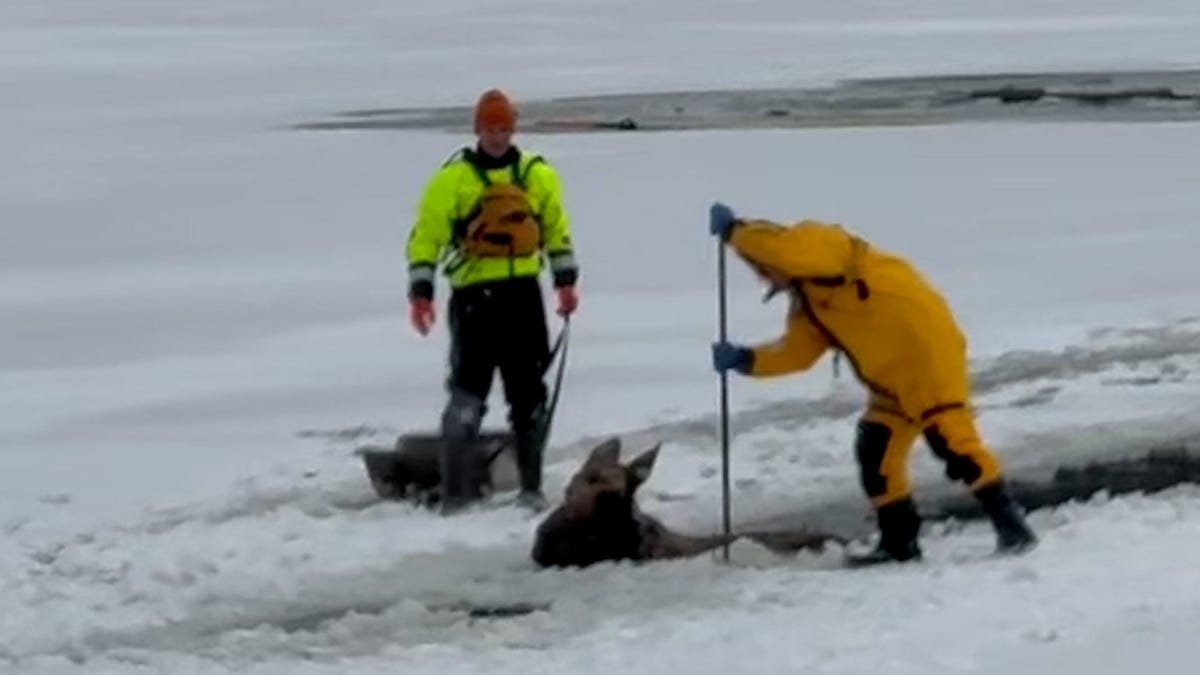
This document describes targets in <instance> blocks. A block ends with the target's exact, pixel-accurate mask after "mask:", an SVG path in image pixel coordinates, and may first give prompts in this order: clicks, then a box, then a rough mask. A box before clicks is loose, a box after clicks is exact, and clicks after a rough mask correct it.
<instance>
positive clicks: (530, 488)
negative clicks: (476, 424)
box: [515, 408, 547, 511]
mask: <svg viewBox="0 0 1200 675" xmlns="http://www.w3.org/2000/svg"><path fill="white" fill-rule="evenodd" d="M533 420H534V421H533V423H532V426H531V427H530V428H527V429H522V430H520V431H519V432H517V433H516V435H515V438H516V455H517V456H516V459H517V472H518V474H519V475H520V481H521V491H520V492H519V493H518V494H517V503H518V504H519V505H521V506H524V507H525V508H528V509H530V510H533V511H541V510H543V509H545V508H546V497H545V495H543V494H542V455H543V452H544V451H545V445H546V431H547V429H546V421H545V413H544V411H543V410H542V409H540V408H539V409H538V411H537V413H535V414H534V416H533Z"/></svg>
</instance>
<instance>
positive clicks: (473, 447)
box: [438, 391, 485, 515]
mask: <svg viewBox="0 0 1200 675" xmlns="http://www.w3.org/2000/svg"><path fill="white" fill-rule="evenodd" d="M484 409H485V407H484V404H483V402H482V401H480V400H479V399H478V398H476V397H474V396H471V395H470V394H466V393H463V392H458V391H455V392H452V393H451V395H450V400H449V401H448V402H447V404H446V409H445V410H444V411H443V413H442V438H444V439H445V444H444V445H443V446H442V448H441V452H440V453H439V455H438V471H439V473H440V474H441V475H440V478H441V481H440V490H439V492H440V494H439V502H440V508H441V512H442V514H443V515H449V514H452V513H455V512H457V511H460V510H462V509H463V508H464V507H466V506H467V505H469V504H470V503H471V502H474V501H476V500H478V499H480V498H482V497H483V490H482V478H483V477H482V476H480V475H479V467H480V466H481V465H482V464H483V462H482V461H481V458H480V457H478V456H477V453H478V452H479V444H478V443H477V442H476V439H477V438H478V436H479V427H480V425H481V424H482V422H483V415H484Z"/></svg>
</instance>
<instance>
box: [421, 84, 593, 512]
mask: <svg viewBox="0 0 1200 675" xmlns="http://www.w3.org/2000/svg"><path fill="white" fill-rule="evenodd" d="M516 122H517V109H516V106H514V105H513V103H512V101H511V100H510V99H509V97H508V96H507V95H506V94H505V93H504V92H502V91H500V90H498V89H491V90H488V91H486V92H484V93H483V94H482V95H481V96H480V97H479V100H478V102H477V103H476V106H475V120H474V123H475V134H476V137H477V145H476V147H474V148H469V147H468V148H462V149H461V150H459V151H458V152H457V153H455V154H454V155H453V156H452V157H451V158H450V159H449V160H447V161H446V162H445V163H444V164H443V165H442V167H441V168H440V169H438V170H437V171H436V172H435V173H434V175H433V177H432V178H431V179H430V180H429V183H428V184H427V185H426V187H425V192H424V195H423V196H422V199H421V203H420V206H419V207H418V209H417V219H416V222H415V223H414V224H413V226H412V230H411V232H410V234H409V238H408V246H407V258H408V271H409V292H408V297H409V318H410V320H411V322H412V325H413V327H414V328H415V329H416V331H417V332H419V333H420V334H421V335H426V334H428V333H429V330H430V328H431V327H432V325H433V322H434V309H433V296H434V280H435V276H436V271H437V268H438V266H439V265H442V266H443V272H444V274H445V275H446V277H447V278H448V280H449V284H450V288H451V294H450V300H449V308H448V312H447V314H448V316H449V327H450V338H451V345H450V375H449V378H448V380H447V383H446V386H447V389H448V390H449V400H448V401H447V403H446V406H445V408H444V410H443V412H442V425H441V426H442V435H443V437H444V438H445V439H446V440H447V443H446V446H445V448H446V450H445V452H444V456H443V457H442V458H441V468H440V470H441V481H442V484H441V495H440V496H441V503H442V510H443V512H451V511H454V510H457V509H458V508H460V507H461V506H463V505H465V504H466V503H468V502H470V501H472V500H474V499H476V498H478V497H479V496H480V485H479V484H478V482H477V481H476V478H477V476H476V475H475V474H476V473H477V471H476V468H474V467H475V465H474V462H475V458H473V457H470V456H468V455H469V448H471V447H472V446H471V444H470V443H469V441H470V439H472V438H474V437H476V436H477V435H478V433H479V431H480V426H481V424H482V421H483V417H484V415H485V413H486V406H485V401H487V398H488V392H489V391H490V390H491V386H492V378H493V376H494V374H495V372H496V371H497V370H498V371H499V373H500V377H501V379H502V380H503V382H504V394H505V399H506V402H507V403H508V408H509V415H508V420H509V426H510V428H511V430H512V432H513V435H514V438H515V443H516V459H517V469H518V472H519V474H520V487H521V490H520V494H519V495H518V502H519V503H521V504H522V505H525V506H528V507H531V508H534V509H541V508H543V507H544V506H545V498H544V496H543V494H542V490H541V482H542V450H543V446H544V443H545V440H546V438H545V436H546V433H547V420H546V414H547V413H546V398H547V391H546V385H545V383H544V381H543V379H542V378H543V374H544V372H545V370H546V368H547V367H548V365H549V363H548V362H549V359H550V348H549V344H548V343H549V339H548V337H549V336H548V335H547V328H546V317H545V308H544V306H543V299H542V290H541V281H540V274H541V273H542V272H543V271H545V269H546V267H547V266H548V267H549V271H550V276H551V281H552V284H553V286H554V289H555V295H556V296H557V300H558V307H557V310H558V313H559V314H560V315H562V316H567V315H570V314H571V313H573V312H574V311H575V310H576V307H577V305H578V303H579V298H578V295H577V294H576V291H575V287H576V283H577V281H578V278H579V267H578V265H577V263H576V260H575V251H574V245H573V243H572V241H571V229H570V225H569V221H568V217H567V211H566V209H565V208H564V206H563V200H562V188H561V185H560V182H559V177H558V173H557V172H556V171H555V169H554V168H553V167H552V166H551V164H550V163H549V162H548V161H546V159H545V158H544V157H542V156H541V155H539V154H536V153H532V152H528V151H525V150H522V149H521V148H518V147H517V146H516V145H514V144H513V141H512V138H513V134H514V132H515V130H516Z"/></svg>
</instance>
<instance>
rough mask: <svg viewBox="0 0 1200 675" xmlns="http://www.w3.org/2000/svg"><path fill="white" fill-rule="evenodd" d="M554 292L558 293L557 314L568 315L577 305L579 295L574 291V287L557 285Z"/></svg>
mask: <svg viewBox="0 0 1200 675" xmlns="http://www.w3.org/2000/svg"><path fill="white" fill-rule="evenodd" d="M556 292H557V293H558V315H559V316H568V315H570V314H571V313H572V312H574V311H575V308H576V307H578V306H579V295H577V294H576V293H575V287H574V286H559V287H558V288H557V289H556Z"/></svg>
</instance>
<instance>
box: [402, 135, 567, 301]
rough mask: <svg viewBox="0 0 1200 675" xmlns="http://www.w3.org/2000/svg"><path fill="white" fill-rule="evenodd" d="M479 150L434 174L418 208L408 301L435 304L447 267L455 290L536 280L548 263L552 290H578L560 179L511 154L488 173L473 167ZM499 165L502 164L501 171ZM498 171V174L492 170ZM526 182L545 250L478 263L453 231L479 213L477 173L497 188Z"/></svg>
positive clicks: (523, 155)
mask: <svg viewBox="0 0 1200 675" xmlns="http://www.w3.org/2000/svg"><path fill="white" fill-rule="evenodd" d="M475 152H476V151H475V150H472V149H470V148H463V149H461V150H459V151H458V152H456V153H455V154H454V155H453V156H452V157H451V158H450V159H449V160H447V161H446V163H445V164H443V165H442V166H441V168H439V169H438V171H437V172H435V173H434V175H433V177H432V178H431V179H430V181H429V183H428V184H427V186H426V188H425V193H424V196H423V197H422V199H421V203H420V205H419V206H418V208H417V219H416V222H415V223H414V224H413V226H412V230H411V231H410V233H409V238H408V246H407V257H408V270H409V297H423V298H426V299H432V298H433V282H434V278H435V275H436V270H437V268H438V266H439V265H442V266H443V272H444V274H445V275H446V277H447V279H448V281H449V283H450V287H451V288H462V287H464V286H470V285H473V284H478V283H484V282H489V281H499V280H503V279H512V278H518V277H535V276H537V275H538V274H540V273H541V271H542V269H543V268H544V267H545V265H546V263H547V262H548V263H549V267H550V269H551V272H552V274H553V280H554V286H555V287H559V286H571V285H574V284H575V282H576V280H577V278H578V275H579V269H578V266H577V264H576V262H575V254H574V248H573V245H572V242H571V230H570V223H569V219H568V217H567V212H566V210H565V209H564V208H563V204H562V187H561V185H560V183H559V179H558V173H557V172H556V171H555V170H554V168H553V167H552V166H550V164H549V163H547V162H546V161H545V159H543V158H542V157H541V156H540V155H538V154H535V153H529V152H524V151H522V150H520V149H517V148H513V149H512V150H510V156H506V157H505V159H507V160H510V161H508V162H507V163H504V162H497V161H496V160H493V161H492V162H491V163H490V164H489V165H488V166H489V168H487V169H482V168H481V167H477V166H476V165H475V164H472V158H474V157H475V156H476V155H475ZM501 164H504V165H503V166H501ZM492 166H495V167H497V168H491V167H492ZM514 169H515V170H516V173H517V174H519V175H520V176H522V177H524V186H525V191H526V194H527V196H528V199H529V203H530V206H531V208H532V210H533V213H534V215H535V216H536V217H537V219H538V221H539V222H540V223H541V226H542V250H541V251H540V252H538V253H534V254H531V255H528V256H524V257H512V258H478V257H474V256H468V255H467V254H465V253H464V252H463V251H460V250H459V249H458V248H457V247H456V245H455V241H454V238H455V230H456V228H457V227H458V225H459V224H460V223H462V222H464V221H465V220H466V219H467V218H468V217H469V215H470V213H471V211H472V210H473V209H474V208H475V206H476V204H477V203H478V201H479V198H480V196H481V195H482V193H483V190H484V188H485V185H484V182H483V180H482V179H481V178H480V176H479V173H478V172H479V171H480V170H483V171H485V172H486V175H487V176H488V178H489V180H491V181H492V182H494V183H499V182H511V181H512V180H514V178H515V176H514Z"/></svg>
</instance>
